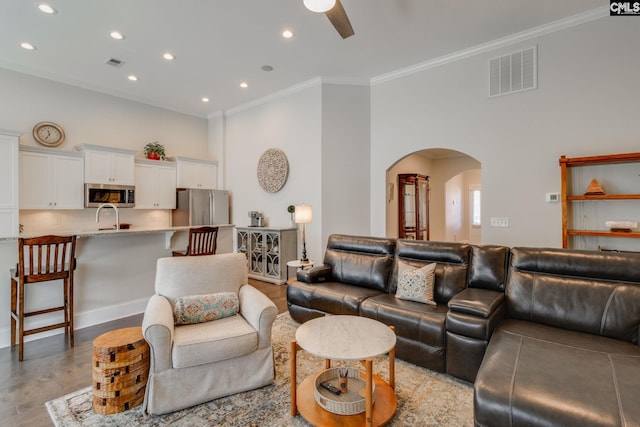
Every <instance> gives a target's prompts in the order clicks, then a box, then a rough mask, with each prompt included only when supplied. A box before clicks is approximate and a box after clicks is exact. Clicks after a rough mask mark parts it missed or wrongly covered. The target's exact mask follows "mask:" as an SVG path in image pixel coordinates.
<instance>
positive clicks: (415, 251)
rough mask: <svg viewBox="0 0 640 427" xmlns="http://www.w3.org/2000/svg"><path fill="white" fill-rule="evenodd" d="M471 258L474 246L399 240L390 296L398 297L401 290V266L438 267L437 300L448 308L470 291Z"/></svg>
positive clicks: (435, 293)
mask: <svg viewBox="0 0 640 427" xmlns="http://www.w3.org/2000/svg"><path fill="white" fill-rule="evenodd" d="M470 257H471V246H469V245H467V244H463V243H450V242H431V241H417V240H398V241H397V242H396V256H395V259H394V266H393V271H392V273H391V277H390V280H389V282H390V284H389V292H390V293H395V292H396V290H397V288H398V270H399V266H398V263H399V262H405V263H407V264H410V265H411V266H413V267H415V268H420V267H423V266H425V265H427V264H431V263H437V266H436V273H435V288H434V300H435V301H436V303H438V304H447V303H448V302H449V300H450V299H451V298H452V297H453V296H454V295H456V294H457V293H459V292H460V291H462V290H463V289H465V288H466V287H467V274H468V271H469V259H470Z"/></svg>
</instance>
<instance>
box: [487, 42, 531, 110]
mask: <svg viewBox="0 0 640 427" xmlns="http://www.w3.org/2000/svg"><path fill="white" fill-rule="evenodd" d="M537 87H538V49H537V47H531V48H529V49H525V50H523V51H520V52H515V53H512V54H509V55H504V56H500V57H498V58H493V59H490V60H489V98H492V97H494V96H500V95H507V94H509V93H516V92H522V91H525V90H530V89H535V88H537Z"/></svg>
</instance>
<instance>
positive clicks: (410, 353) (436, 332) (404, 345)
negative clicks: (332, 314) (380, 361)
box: [360, 294, 448, 372]
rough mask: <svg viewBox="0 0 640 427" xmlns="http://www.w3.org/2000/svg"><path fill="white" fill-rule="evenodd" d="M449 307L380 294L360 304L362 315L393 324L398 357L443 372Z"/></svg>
mask: <svg viewBox="0 0 640 427" xmlns="http://www.w3.org/2000/svg"><path fill="white" fill-rule="evenodd" d="M447 311H448V309H447V306H445V305H427V304H422V303H419V302H414V301H405V300H401V299H397V298H396V297H395V296H394V295H389V294H380V295H377V296H374V297H371V298H367V299H366V300H364V301H363V302H362V304H361V305H360V315H361V316H365V317H368V318H370V319H375V320H378V321H380V322H382V323H384V324H386V325H389V326H394V327H395V331H396V336H397V343H396V356H397V357H399V358H401V359H403V360H406V361H408V362H411V363H414V364H416V365H420V366H423V367H425V368H429V369H433V370H436V371H440V372H443V371H444V370H445V358H444V354H445V320H446V316H447Z"/></svg>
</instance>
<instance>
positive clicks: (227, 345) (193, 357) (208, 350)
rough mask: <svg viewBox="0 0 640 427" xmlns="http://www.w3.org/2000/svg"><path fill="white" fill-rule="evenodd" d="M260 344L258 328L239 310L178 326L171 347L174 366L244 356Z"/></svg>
mask: <svg viewBox="0 0 640 427" xmlns="http://www.w3.org/2000/svg"><path fill="white" fill-rule="evenodd" d="M257 348H258V332H257V331H256V330H255V329H253V328H252V327H251V325H249V323H248V322H247V321H246V320H245V319H244V317H242V316H241V315H239V314H236V315H235V316H231V317H226V318H224V319H219V320H214V321H213V322H206V323H197V324H193V325H181V326H176V328H175V332H174V335H173V349H172V351H171V358H172V364H173V367H174V368H187V367H189V366H197V365H204V364H207V363H213V362H217V361H220V360H226V359H231V358H235V357H239V356H244V355H245V354H249V353H251V352H253V351H255V350H256V349H257Z"/></svg>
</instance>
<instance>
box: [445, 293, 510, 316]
mask: <svg viewBox="0 0 640 427" xmlns="http://www.w3.org/2000/svg"><path fill="white" fill-rule="evenodd" d="M503 303H504V293H503V292H499V291H491V290H488V289H476V288H467V289H465V290H464V291H462V292H460V293H459V294H457V295H455V296H454V297H453V298H451V299H450V300H449V310H451V311H453V312H456V313H465V314H470V315H473V316H478V317H482V318H485V319H487V318H489V316H491V314H492V313H494V312H495V311H496V310H498V308H500V307H501V306H502V304H503Z"/></svg>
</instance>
